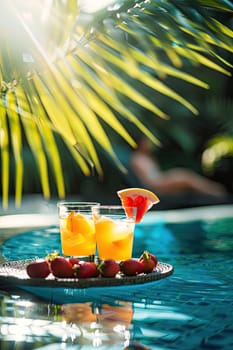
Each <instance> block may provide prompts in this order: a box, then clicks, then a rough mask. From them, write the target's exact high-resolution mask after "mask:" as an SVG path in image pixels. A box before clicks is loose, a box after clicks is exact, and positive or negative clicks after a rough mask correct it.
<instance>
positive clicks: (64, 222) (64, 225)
mask: <svg viewBox="0 0 233 350" xmlns="http://www.w3.org/2000/svg"><path fill="white" fill-rule="evenodd" d="M95 205H99V203H95V202H67V201H64V202H59V203H58V204H57V206H58V215H59V224H60V237H61V247H62V254H63V255H65V256H75V257H80V258H81V257H82V258H85V259H87V260H89V259H93V257H94V255H95V252H96V235H95V226H94V222H93V217H92V208H93V207H94V206H95Z"/></svg>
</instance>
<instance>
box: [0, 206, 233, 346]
mask: <svg viewBox="0 0 233 350" xmlns="http://www.w3.org/2000/svg"><path fill="white" fill-rule="evenodd" d="M58 244H59V235H58V229H57V227H56V226H49V227H46V228H42V229H33V230H27V231H26V232H23V233H22V232H21V233H20V234H19V235H15V236H13V237H10V238H8V239H6V240H5V241H4V242H3V244H2V250H1V253H2V255H3V256H4V258H5V259H10V260H11V259H25V258H28V257H34V256H35V255H41V256H44V253H45V251H46V250H48V251H51V250H53V249H54V248H55V249H56V248H57V245H58ZM144 249H148V250H150V251H151V252H152V253H154V254H155V255H157V257H158V258H159V261H162V262H166V263H169V264H171V265H173V266H174V273H173V275H171V276H169V277H167V278H165V279H161V280H159V281H155V282H151V283H146V284H144V285H135V286H128V287H105V288H87V289H70V288H48V289H44V288H43V287H41V288H36V289H34V290H33V289H30V288H29V289H28V290H23V289H21V288H20V289H18V288H12V287H11V288H7V287H6V286H1V288H0V289H1V291H0V297H1V314H0V320H1V322H0V328H1V335H0V349H1V350H8V349H16V348H17V349H24V350H27V349H40V350H42V349H43V350H58V349H65V350H70V349H82V350H88V349H95V348H97V349H101V350H102V349H110V348H111V349H112V350H115V349H119V350H123V349H124V348H125V347H126V346H127V344H129V343H132V342H133V343H134V348H136V345H135V344H136V343H137V344H138V349H139V348H140V347H139V344H140V346H141V348H143V347H142V346H144V347H145V348H146V347H148V348H150V349H153V350H168V349H179V350H180V349H184V350H189V349H190V350H191V349H200V350H202V349H203V350H206V349H224V350H228V349H229V350H230V349H233V336H232V334H233V312H232V311H233V292H232V287H233V283H232V282H233V264H232V251H233V206H219V207H208V208H195V209H186V210H185V209H184V210H183V209H182V210H175V211H164V212H163V211H161V212H159V213H158V212H150V213H148V214H147V215H146V218H145V220H144V222H143V223H141V224H139V225H137V227H136V232H135V244H134V256H139V255H140V253H141V252H142V250H144Z"/></svg>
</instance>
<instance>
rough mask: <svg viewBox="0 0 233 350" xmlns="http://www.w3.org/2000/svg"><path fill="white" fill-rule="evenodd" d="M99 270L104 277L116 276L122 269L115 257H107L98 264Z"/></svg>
mask: <svg viewBox="0 0 233 350" xmlns="http://www.w3.org/2000/svg"><path fill="white" fill-rule="evenodd" d="M98 270H99V271H100V274H101V276H103V277H115V276H116V274H117V273H118V272H119V271H120V266H119V264H118V263H117V262H116V261H115V260H113V259H105V260H104V261H102V262H101V263H100V264H99V265H98Z"/></svg>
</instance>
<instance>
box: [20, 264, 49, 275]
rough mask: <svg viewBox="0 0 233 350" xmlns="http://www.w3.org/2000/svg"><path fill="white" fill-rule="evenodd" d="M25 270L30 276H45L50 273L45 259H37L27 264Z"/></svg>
mask: <svg viewBox="0 0 233 350" xmlns="http://www.w3.org/2000/svg"><path fill="white" fill-rule="evenodd" d="M26 271H27V274H28V276H29V277H31V278H46V277H48V275H49V274H50V269H49V264H48V263H47V261H46V260H37V261H34V262H31V263H30V264H28V265H27V267H26Z"/></svg>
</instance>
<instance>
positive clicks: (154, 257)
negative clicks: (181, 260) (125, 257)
mask: <svg viewBox="0 0 233 350" xmlns="http://www.w3.org/2000/svg"><path fill="white" fill-rule="evenodd" d="M146 252H147V253H148V255H149V257H150V258H151V259H152V260H153V261H154V263H155V267H156V266H157V265H158V259H157V257H156V256H155V255H154V254H151V253H150V252H148V251H146ZM143 254H144V252H143ZM143 254H142V255H141V256H140V258H139V260H140V259H141V258H142V257H143Z"/></svg>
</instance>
